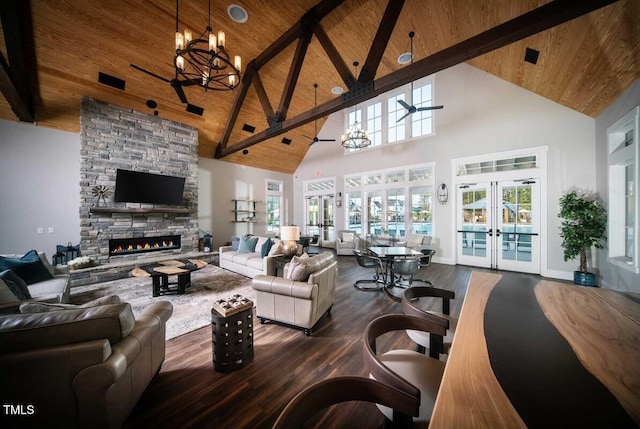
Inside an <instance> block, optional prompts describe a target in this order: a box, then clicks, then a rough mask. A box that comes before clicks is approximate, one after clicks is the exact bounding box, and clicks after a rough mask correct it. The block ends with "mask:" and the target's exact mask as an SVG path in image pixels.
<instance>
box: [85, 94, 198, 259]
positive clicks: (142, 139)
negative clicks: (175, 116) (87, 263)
mask: <svg viewBox="0 0 640 429" xmlns="http://www.w3.org/2000/svg"><path fill="white" fill-rule="evenodd" d="M118 168H121V169H126V170H134V171H143V172H147V173H155V174H165V175H170V176H179V177H185V178H186V180H185V189H184V196H185V199H186V200H187V201H188V207H189V208H190V209H191V211H190V212H189V213H187V214H183V213H181V214H175V213H90V208H91V207H92V206H95V205H97V198H96V197H95V196H94V195H93V194H92V188H93V187H94V186H96V185H105V186H106V187H107V188H108V189H109V191H110V195H109V197H107V198H106V206H109V207H129V208H154V207H158V208H167V207H178V206H163V205H157V206H155V205H153V204H137V203H114V202H113V194H114V190H115V180H116V170H117V169H118ZM100 206H105V203H104V202H100ZM181 207H184V206H181ZM168 234H180V235H181V236H182V249H181V250H168V251H157V252H147V253H141V254H132V255H124V256H112V257H109V249H108V243H109V239H111V238H131V237H146V236H158V235H168ZM80 250H81V252H82V255H83V256H91V257H93V258H94V259H95V260H97V261H98V262H99V263H100V264H104V263H107V262H111V263H113V262H121V261H123V259H124V258H126V259H127V260H137V259H145V258H157V257H158V256H159V255H162V253H166V254H180V253H187V252H194V251H197V250H198V130H197V129H195V128H193V127H190V126H188V125H184V124H180V123H177V122H172V121H168V120H166V119H161V118H159V117H157V116H152V115H147V114H145V113H141V112H136V111H134V110H131V109H124V108H121V107H118V106H114V105H111V104H108V103H103V102H100V101H97V100H93V99H91V98H87V97H83V99H82V101H81V107H80Z"/></svg>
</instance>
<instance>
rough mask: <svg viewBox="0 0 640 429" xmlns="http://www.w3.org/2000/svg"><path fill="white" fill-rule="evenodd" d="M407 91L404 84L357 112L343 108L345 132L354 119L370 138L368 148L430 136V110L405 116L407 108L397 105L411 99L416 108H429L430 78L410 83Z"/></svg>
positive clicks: (431, 119)
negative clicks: (411, 89)
mask: <svg viewBox="0 0 640 429" xmlns="http://www.w3.org/2000/svg"><path fill="white" fill-rule="evenodd" d="M410 88H411V86H410V85H406V86H405V87H404V88H402V89H396V90H394V91H393V93H387V94H382V95H381V96H378V97H376V98H374V99H372V100H369V101H367V102H365V103H363V104H360V108H359V109H357V110H350V109H346V110H345V111H344V119H345V121H344V122H345V129H348V128H350V127H352V126H353V125H354V124H355V122H356V120H357V121H358V124H359V125H360V126H361V127H362V128H364V129H365V130H366V131H367V134H368V135H369V139H371V146H369V148H371V147H380V146H382V145H383V144H385V143H395V142H401V141H404V140H407V139H409V138H413V137H422V136H428V135H430V134H433V132H434V131H433V128H434V127H433V117H434V113H433V111H432V110H428V111H422V112H414V113H413V114H411V115H408V116H406V115H407V109H406V108H405V107H404V106H402V105H401V104H400V103H398V101H404V102H407V103H409V101H407V100H411V101H412V102H413V105H414V106H416V107H424V106H432V105H433V104H434V100H433V78H431V77H430V78H425V79H421V80H419V81H417V82H414V88H413V92H412V93H411V94H410V93H409V91H410ZM366 149H368V148H363V149H346V152H356V151H359V150H366Z"/></svg>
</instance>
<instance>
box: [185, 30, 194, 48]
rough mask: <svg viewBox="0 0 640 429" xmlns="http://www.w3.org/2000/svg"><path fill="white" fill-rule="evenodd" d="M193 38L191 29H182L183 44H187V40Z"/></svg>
mask: <svg viewBox="0 0 640 429" xmlns="http://www.w3.org/2000/svg"><path fill="white" fill-rule="evenodd" d="M192 39H193V34H192V33H191V30H187V29H185V30H184V44H185V45H188V44H189V42H190V41H191V40H192Z"/></svg>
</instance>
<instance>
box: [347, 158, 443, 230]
mask: <svg viewBox="0 0 640 429" xmlns="http://www.w3.org/2000/svg"><path fill="white" fill-rule="evenodd" d="M433 172H434V167H433V164H431V163H430V164H423V165H417V166H407V167H404V168H402V169H398V168H394V169H389V170H384V171H370V172H364V173H360V174H354V175H351V176H346V177H345V178H344V183H345V190H346V192H347V201H348V204H349V210H346V211H345V212H346V213H345V216H346V219H345V221H346V225H347V226H348V228H349V229H354V230H356V231H358V232H361V233H362V234H375V235H380V234H384V233H388V234H389V235H391V236H396V237H404V236H406V233H407V231H408V232H414V233H419V234H429V235H432V233H433V219H432V207H433V189H434V183H433V182H434V179H433V177H434V174H433Z"/></svg>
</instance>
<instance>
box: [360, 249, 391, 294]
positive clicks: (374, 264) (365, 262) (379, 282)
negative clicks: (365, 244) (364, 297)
mask: <svg viewBox="0 0 640 429" xmlns="http://www.w3.org/2000/svg"><path fill="white" fill-rule="evenodd" d="M353 254H354V255H355V257H356V261H357V262H358V265H360V266H361V267H364V268H374V269H375V271H374V274H373V278H371V279H362V280H357V281H356V282H355V283H354V284H353V286H354V287H355V288H356V289H358V290H362V291H379V290H381V289H382V288H384V283H385V276H384V267H383V265H382V261H381V260H380V258H378V257H377V256H374V255H371V254H369V253H366V252H362V251H360V250H356V249H354V250H353ZM366 283H369V284H371V283H372V284H374V286H360V285H361V284H366Z"/></svg>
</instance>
